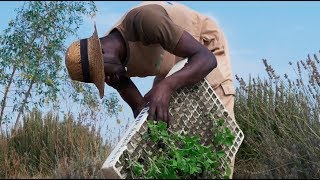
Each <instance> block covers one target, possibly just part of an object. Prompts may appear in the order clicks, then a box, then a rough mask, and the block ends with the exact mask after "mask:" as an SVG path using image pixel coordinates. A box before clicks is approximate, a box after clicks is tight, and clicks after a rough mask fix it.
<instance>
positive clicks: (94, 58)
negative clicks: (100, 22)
mask: <svg viewBox="0 0 320 180" xmlns="http://www.w3.org/2000/svg"><path fill="white" fill-rule="evenodd" d="M88 59H89V67H90V79H91V81H92V82H93V83H94V84H95V85H96V87H97V88H98V90H99V95H100V98H103V96H104V81H105V74H104V63H103V54H102V49H101V43H100V40H99V36H98V32H97V28H96V25H94V32H93V35H92V36H91V37H90V38H88Z"/></svg>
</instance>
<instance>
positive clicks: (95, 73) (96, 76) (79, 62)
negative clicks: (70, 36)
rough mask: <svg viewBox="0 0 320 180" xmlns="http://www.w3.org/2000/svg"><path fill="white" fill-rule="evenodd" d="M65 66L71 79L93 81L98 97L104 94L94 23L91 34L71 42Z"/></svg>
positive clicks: (102, 70) (101, 62) (100, 59)
mask: <svg viewBox="0 0 320 180" xmlns="http://www.w3.org/2000/svg"><path fill="white" fill-rule="evenodd" d="M65 61H66V66H67V69H68V72H69V75H70V78H71V79H72V80H76V81H81V82H86V83H94V84H95V85H96V87H97V88H98V90H99V94H100V98H103V95H104V80H105V77H104V66H103V64H104V63H103V56H102V49H101V44H100V40H99V37H98V32H97V28H96V25H95V24H94V32H93V35H92V36H91V37H89V38H86V39H81V40H78V41H75V42H73V43H72V44H71V45H70V46H69V47H68V49H67V52H66V54H65Z"/></svg>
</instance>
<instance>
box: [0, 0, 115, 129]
mask: <svg viewBox="0 0 320 180" xmlns="http://www.w3.org/2000/svg"><path fill="white" fill-rule="evenodd" d="M96 11H97V8H96V6H95V4H94V3H93V2H81V1H80V2H79V1H78V2H75V1H29V2H25V3H24V4H23V6H22V7H21V8H19V9H18V10H17V16H16V18H15V19H14V20H12V21H10V23H9V24H8V28H7V29H5V30H4V32H3V34H2V35H1V37H0V86H2V88H3V89H4V90H3V97H2V100H1V104H0V105H1V106H0V107H1V109H0V125H1V124H4V123H6V122H10V120H11V119H12V118H13V117H12V116H13V114H14V113H15V114H16V118H15V125H14V129H15V128H17V126H18V124H19V119H20V117H21V115H22V114H23V112H24V111H25V110H28V109H30V107H31V106H40V107H43V106H44V104H47V105H48V104H50V103H52V104H54V105H55V106H59V105H58V104H59V100H58V99H59V97H61V95H62V98H64V96H65V94H66V93H69V94H72V96H71V97H72V98H73V100H74V101H77V102H80V103H83V104H86V105H87V106H92V107H99V106H100V105H99V101H98V95H97V92H94V91H93V87H92V86H91V85H86V84H83V83H78V82H73V81H71V80H70V78H69V77H68V75H67V73H66V68H65V65H64V53H65V47H64V42H65V39H66V38H67V37H69V36H74V35H76V32H77V30H78V29H79V26H80V25H81V23H82V22H83V17H84V16H85V15H89V16H93V15H94V14H95V12H96ZM70 87H73V88H70ZM79 93H80V94H79ZM103 101H104V102H105V103H100V104H102V105H108V103H109V105H110V103H111V104H112V103H113V104H114V107H115V108H114V109H116V107H117V101H113V100H112V101H110V99H107V98H105V99H104V100H103ZM8 109H9V111H6V110H8Z"/></svg>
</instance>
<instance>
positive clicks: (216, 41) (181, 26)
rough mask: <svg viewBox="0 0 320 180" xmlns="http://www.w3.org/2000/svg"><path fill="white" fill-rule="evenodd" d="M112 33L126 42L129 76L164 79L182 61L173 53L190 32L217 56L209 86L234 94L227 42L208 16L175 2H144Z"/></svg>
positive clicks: (131, 11)
mask: <svg viewBox="0 0 320 180" xmlns="http://www.w3.org/2000/svg"><path fill="white" fill-rule="evenodd" d="M113 29H117V30H119V32H120V33H121V34H122V36H123V38H124V40H125V42H126V47H127V59H126V67H127V74H128V76H130V77H146V76H157V77H165V76H166V75H167V74H168V72H169V71H170V69H171V68H172V67H173V66H174V64H175V63H176V62H178V61H180V60H182V58H180V57H177V56H175V55H173V54H172V51H173V50H174V48H175V46H176V45H177V43H178V41H179V39H180V37H181V35H182V33H183V31H187V32H188V33H190V34H191V35H192V36H193V37H194V38H195V39H196V40H198V41H199V42H200V43H201V44H203V45H204V46H206V47H207V48H208V49H209V50H210V51H212V53H214V55H215V56H216V59H217V62H218V65H217V68H215V69H214V70H213V71H211V72H210V73H209V74H208V76H207V77H206V79H207V80H208V82H209V83H210V85H211V86H212V87H213V89H215V88H217V87H218V86H220V85H221V86H222V88H223V90H224V92H225V94H227V95H228V94H234V87H233V84H232V71H231V64H230V56H229V49H228V45H227V41H226V39H225V37H224V35H223V32H222V31H221V30H220V28H219V27H218V26H217V24H216V23H215V22H214V21H213V20H212V19H210V18H208V17H207V16H204V15H202V14H200V13H198V12H196V11H194V10H192V9H190V8H188V7H186V6H184V5H182V4H179V3H175V2H161V1H154V2H151V1H145V2H142V3H141V4H139V5H138V6H136V7H134V8H132V9H131V10H129V11H128V12H127V13H125V15H124V16H123V17H122V18H121V19H120V20H119V21H118V22H117V23H116V24H115V25H114V27H113V28H112V29H111V30H113ZM111 30H110V31H109V32H107V33H106V34H109V33H110V32H111Z"/></svg>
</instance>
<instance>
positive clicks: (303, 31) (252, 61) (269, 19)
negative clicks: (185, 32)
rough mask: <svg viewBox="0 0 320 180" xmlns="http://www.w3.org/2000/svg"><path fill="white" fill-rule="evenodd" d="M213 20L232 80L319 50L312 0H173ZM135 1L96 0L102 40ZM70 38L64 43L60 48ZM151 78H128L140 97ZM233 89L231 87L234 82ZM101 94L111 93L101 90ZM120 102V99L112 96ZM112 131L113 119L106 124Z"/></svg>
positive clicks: (88, 28) (89, 24) (10, 12)
mask: <svg viewBox="0 0 320 180" xmlns="http://www.w3.org/2000/svg"><path fill="white" fill-rule="evenodd" d="M179 2H180V3H181V4H184V5H186V6H188V7H189V8H191V9H194V10H196V11H198V12H200V13H203V14H205V15H207V16H209V17H210V18H212V19H214V20H216V21H217V23H218V25H219V26H220V27H221V28H222V29H223V31H224V34H225V36H226V37H227V39H228V43H229V48H230V55H231V64H232V69H233V75H236V74H237V75H238V76H240V77H243V78H244V79H245V80H246V79H248V77H249V75H251V76H253V77H257V76H260V77H267V73H266V71H265V70H264V69H265V68H264V65H263V63H262V59H267V61H268V62H269V64H271V65H272V66H273V68H274V69H275V71H276V72H277V73H278V74H279V75H283V74H284V73H288V74H289V76H290V75H291V74H290V72H292V71H290V69H289V65H288V63H289V61H292V62H295V61H298V60H301V59H305V58H307V55H308V54H309V53H310V54H318V53H319V49H320V45H319V42H320V35H319V29H320V23H319V18H320V11H319V9H320V2H317V1H315V2H313V1H308V2H306V1H179ZM139 3H140V2H139V1H97V2H96V5H97V8H98V12H97V15H96V19H95V21H96V23H97V28H98V34H99V36H103V35H104V34H105V33H106V32H107V31H108V30H110V28H111V27H112V26H113V25H114V23H115V22H116V21H117V20H118V19H119V18H120V17H121V16H122V15H123V14H124V13H125V12H126V11H127V10H129V9H130V8H132V7H133V6H135V5H137V4H139ZM0 5H1V11H0V17H1V20H0V22H1V23H0V31H1V32H2V30H3V29H5V28H6V27H7V24H8V22H9V20H11V19H13V18H14V17H15V12H14V9H15V8H18V7H19V6H21V5H22V2H18V1H13V2H9V1H7V2H6V1H1V2H0ZM92 33H93V21H92V19H90V18H89V17H84V24H83V25H82V26H81V27H80V29H79V32H78V35H79V37H80V38H87V37H89V36H91V35H92ZM74 40H76V39H71V38H70V39H67V40H66V46H68V45H69V44H70V43H71V42H72V41H74ZM152 80H153V77H147V78H133V81H134V82H135V84H136V86H137V87H138V89H139V90H140V92H141V94H142V95H144V94H146V93H147V92H148V91H149V90H150V88H151V86H152ZM234 84H235V86H237V82H236V81H235V82H234ZM105 89H106V90H105V93H113V92H116V91H114V90H113V89H112V88H110V87H108V86H107V85H106V88H105ZM118 97H119V98H120V96H118ZM120 103H121V104H122V105H123V106H124V111H123V113H121V114H120V118H122V119H128V118H129V119H130V121H131V120H133V116H132V112H131V109H130V107H129V106H128V105H127V104H126V103H125V102H124V101H123V100H121V98H120ZM106 121H108V122H109V125H110V126H112V127H114V128H115V129H116V128H118V127H117V124H116V123H115V121H116V120H115V118H111V119H110V120H106Z"/></svg>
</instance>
